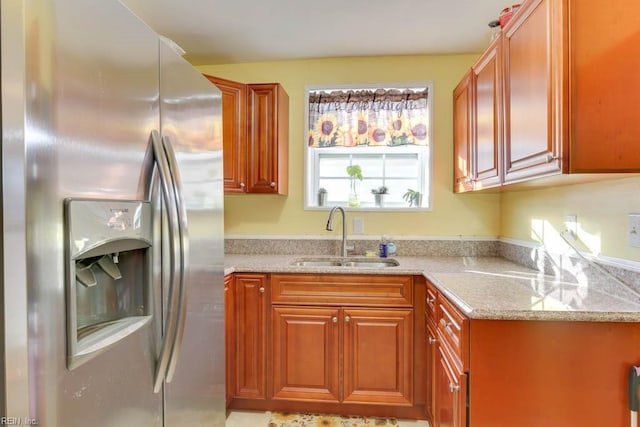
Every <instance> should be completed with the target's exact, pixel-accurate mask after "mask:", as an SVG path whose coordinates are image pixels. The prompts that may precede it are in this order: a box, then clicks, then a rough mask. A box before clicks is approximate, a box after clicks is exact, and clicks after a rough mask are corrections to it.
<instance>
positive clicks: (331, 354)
mask: <svg viewBox="0 0 640 427" xmlns="http://www.w3.org/2000/svg"><path fill="white" fill-rule="evenodd" d="M272 283H273V288H272V303H273V306H272V322H273V328H272V337H273V367H274V368H273V398H274V399H288V400H308V401H317V400H321V401H329V402H334V403H339V402H342V403H350V404H368V405H376V404H377V405H404V406H410V405H412V404H413V307H412V295H413V289H412V287H413V283H412V280H411V277H403V276H347V275H323V276H313V275H273V276H272ZM310 287H312V288H314V289H315V290H316V293H323V294H324V298H319V297H317V296H316V297H315V300H313V297H309V295H308V294H307V293H306V292H304V291H302V290H303V289H307V288H310ZM388 289H395V291H394V292H392V293H389V296H390V298H391V301H401V302H399V303H397V305H396V306H394V304H393V303H389V302H388V301H386V298H385V296H384V295H385V293H386V290H388ZM383 292H384V293H383ZM297 293H299V297H296V294H297ZM374 294H377V295H376V296H373V295H374ZM396 295H403V297H402V298H396V297H395V296H396ZM300 304H309V305H311V306H304V305H300ZM355 305H358V306H355ZM367 305H370V307H367Z"/></svg>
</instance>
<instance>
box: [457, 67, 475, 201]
mask: <svg viewBox="0 0 640 427" xmlns="http://www.w3.org/2000/svg"><path fill="white" fill-rule="evenodd" d="M471 83H472V76H471V71H469V72H467V74H465V76H464V77H463V78H462V80H461V81H460V83H458V86H456V88H455V90H454V91H453V189H454V191H455V192H456V193H463V192H465V191H469V190H473V170H472V169H471V157H472V152H471V144H472V135H471V132H472V131H473V126H474V125H473V115H472V112H473V105H472V102H473V88H472V86H471Z"/></svg>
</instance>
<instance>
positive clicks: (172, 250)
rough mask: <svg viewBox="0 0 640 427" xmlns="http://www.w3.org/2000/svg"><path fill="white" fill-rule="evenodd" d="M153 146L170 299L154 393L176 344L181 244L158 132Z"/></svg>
mask: <svg viewBox="0 0 640 427" xmlns="http://www.w3.org/2000/svg"><path fill="white" fill-rule="evenodd" d="M150 143H151V144H152V147H153V157H154V162H155V163H156V165H157V166H158V173H159V175H160V187H161V190H162V191H161V192H162V198H163V199H164V201H165V204H166V206H167V216H168V222H169V227H168V229H169V230H168V231H169V295H168V307H169V309H168V314H167V321H166V322H165V328H164V329H165V330H164V333H163V336H162V346H161V349H160V356H159V357H158V361H157V364H156V374H155V380H154V384H153V391H154V393H159V392H160V390H162V384H163V383H164V380H165V374H166V372H167V366H168V364H169V357H170V355H171V351H172V349H173V343H174V341H175V336H176V327H177V322H176V316H177V315H178V307H177V306H178V298H176V296H175V287H176V286H175V283H176V262H177V259H176V258H177V256H176V254H177V252H176V251H177V247H178V246H179V245H180V244H181V243H180V241H179V238H180V236H179V231H178V230H179V225H178V209H177V206H176V197H175V193H174V185H173V184H172V181H173V180H172V178H171V170H170V168H169V162H168V160H167V157H166V154H165V152H164V149H163V147H162V141H161V139H160V135H159V134H158V132H157V131H155V130H154V131H152V132H151V136H150Z"/></svg>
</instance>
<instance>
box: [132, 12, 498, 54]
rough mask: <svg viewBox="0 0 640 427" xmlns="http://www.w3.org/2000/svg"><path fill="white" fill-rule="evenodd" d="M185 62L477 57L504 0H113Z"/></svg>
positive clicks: (487, 40)
mask: <svg viewBox="0 0 640 427" xmlns="http://www.w3.org/2000/svg"><path fill="white" fill-rule="evenodd" d="M120 1H121V2H122V3H124V4H125V5H126V6H128V7H129V8H130V9H131V10H132V11H133V12H134V13H135V14H136V15H138V16H139V17H140V18H142V19H143V20H144V21H145V22H147V24H149V26H151V27H152V28H153V29H154V30H156V32H158V33H160V34H162V35H164V36H166V37H168V38H170V39H172V40H173V41H175V42H176V43H177V44H178V45H180V46H181V47H182V48H183V49H184V50H186V52H187V54H186V55H185V58H186V59H187V60H189V61H190V62H192V63H193V64H230V63H240V62H261V61H278V60H288V59H305V58H325V57H338V56H374V55H411V54H457V53H477V52H482V51H483V50H484V48H485V47H486V46H487V44H488V43H489V38H490V33H489V27H488V25H487V24H488V23H489V21H491V20H494V19H496V18H497V16H498V15H499V14H500V11H501V10H502V9H503V8H504V7H506V6H509V3H508V2H507V1H506V0H323V1H310V0H120Z"/></svg>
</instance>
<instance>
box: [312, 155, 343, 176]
mask: <svg viewBox="0 0 640 427" xmlns="http://www.w3.org/2000/svg"><path fill="white" fill-rule="evenodd" d="M349 157H350V155H348V154H329V153H327V154H320V158H319V162H318V175H319V176H320V177H327V176H332V177H348V175H347V166H349Z"/></svg>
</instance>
